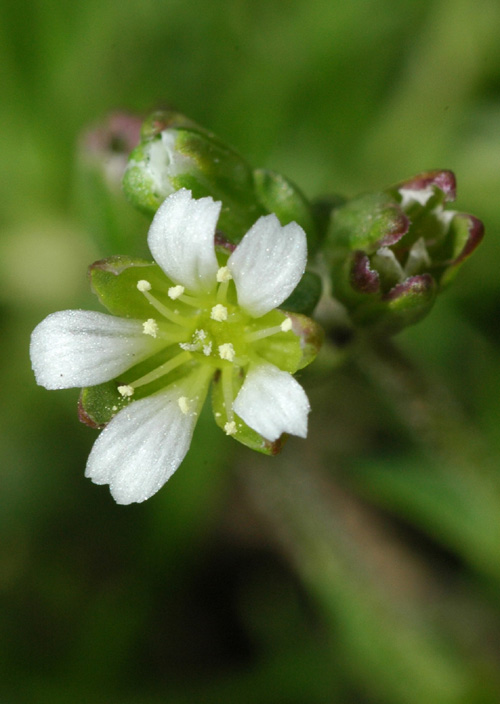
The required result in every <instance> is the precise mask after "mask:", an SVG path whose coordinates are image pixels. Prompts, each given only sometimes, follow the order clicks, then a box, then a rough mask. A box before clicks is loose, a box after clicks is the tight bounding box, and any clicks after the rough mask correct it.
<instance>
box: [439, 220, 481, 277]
mask: <svg viewBox="0 0 500 704" xmlns="http://www.w3.org/2000/svg"><path fill="white" fill-rule="evenodd" d="M483 237H484V225H483V223H482V222H481V220H478V219H477V218H475V217H474V216H473V215H467V214H466V213H457V214H456V215H455V217H454V218H453V219H452V221H451V222H450V227H449V230H448V234H447V237H446V240H445V245H444V246H445V247H446V249H445V251H444V252H443V255H447V254H449V256H448V258H447V259H445V262H446V264H447V265H446V266H445V267H444V271H443V273H442V275H441V278H440V280H439V284H440V286H441V287H442V288H444V287H445V286H447V285H448V284H449V283H451V281H452V280H453V279H454V278H455V275H456V274H457V272H458V270H459V269H460V267H461V266H462V264H463V263H464V262H465V260H466V259H468V258H469V257H470V255H471V254H472V252H474V250H475V249H476V247H477V246H478V245H479V244H480V243H481V240H482V239H483Z"/></svg>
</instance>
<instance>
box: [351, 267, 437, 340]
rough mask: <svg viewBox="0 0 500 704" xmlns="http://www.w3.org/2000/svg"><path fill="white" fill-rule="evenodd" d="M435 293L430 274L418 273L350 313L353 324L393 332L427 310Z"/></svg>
mask: <svg viewBox="0 0 500 704" xmlns="http://www.w3.org/2000/svg"><path fill="white" fill-rule="evenodd" d="M436 295H437V286H436V282H435V281H434V279H433V278H432V276H431V275H430V274H421V275H419V276H412V277H410V278H408V279H406V280H405V281H404V282H403V283H401V284H397V285H396V286H394V288H393V289H392V290H391V291H389V293H387V294H386V295H384V296H381V297H377V298H372V299H371V300H369V301H367V302H366V303H365V305H364V306H360V307H359V308H358V309H356V310H355V311H354V312H353V314H352V320H353V322H354V323H355V324H358V325H361V326H363V327H367V326H369V327H371V328H372V330H377V331H379V332H383V333H384V334H387V335H393V334H395V333H397V332H400V331H401V330H403V328H405V327H407V326H408V325H414V324H415V323H418V322H419V321H420V320H422V319H423V318H425V316H426V315H427V314H428V313H429V312H430V310H431V308H432V306H433V305H434V302H435V300H436Z"/></svg>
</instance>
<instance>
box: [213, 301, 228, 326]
mask: <svg viewBox="0 0 500 704" xmlns="http://www.w3.org/2000/svg"><path fill="white" fill-rule="evenodd" d="M210 317H211V318H212V320H216V321H217V322H218V323H222V322H223V321H225V320H227V308H226V306H223V305H221V304H220V303H217V305H215V306H214V307H213V308H212V311H211V313H210Z"/></svg>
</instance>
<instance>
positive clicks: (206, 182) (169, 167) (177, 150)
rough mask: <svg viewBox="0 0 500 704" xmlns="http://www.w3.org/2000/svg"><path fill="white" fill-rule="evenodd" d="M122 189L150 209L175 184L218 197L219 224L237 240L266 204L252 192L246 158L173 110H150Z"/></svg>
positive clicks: (198, 194) (197, 195)
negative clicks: (219, 203)
mask: <svg viewBox="0 0 500 704" xmlns="http://www.w3.org/2000/svg"><path fill="white" fill-rule="evenodd" d="M123 186H124V189H125V194H126V195H127V197H128V199H129V200H130V201H131V202H132V204H133V205H135V206H136V207H137V208H139V209H140V210H143V211H145V212H146V213H149V214H151V215H153V214H154V213H155V212H156V210H157V209H158V207H159V206H160V205H161V203H162V202H163V201H164V200H165V198H166V197H167V196H169V195H170V194H172V193H174V192H175V191H177V190H179V189H181V188H187V189H189V190H190V191H192V193H193V196H194V197H195V198H200V197H203V196H212V198H214V199H215V200H220V201H222V211H221V216H220V219H219V227H220V229H221V230H222V231H223V232H224V234H225V236H226V237H227V238H228V239H229V240H230V241H231V242H233V243H238V242H239V241H240V240H241V238H242V237H243V235H244V234H245V232H246V231H247V230H248V229H249V228H250V227H251V226H252V225H253V223H254V222H255V221H256V220H257V219H258V218H259V217H260V216H261V215H263V214H264V213H265V212H266V210H265V208H264V207H262V206H261V205H260V203H259V202H258V199H257V197H256V194H255V189H254V179H253V173H252V169H251V168H250V166H249V165H248V164H247V162H246V161H245V160H244V159H243V157H241V156H240V155H239V154H238V153H237V152H236V151H234V150H233V149H231V148H230V147H228V146H227V145H226V144H224V143H223V142H222V141H221V140H219V139H218V138H217V137H216V136H215V135H214V134H212V133H211V132H209V131H207V130H205V129H203V128H202V127H199V126H198V125H196V123H194V122H192V121H191V120H189V119H188V118H186V117H184V116H183V115H180V114H178V113H173V112H158V113H154V114H153V115H152V116H151V117H150V118H149V120H148V121H147V122H146V123H145V125H144V126H143V128H142V131H141V141H140V143H139V145H138V147H137V148H136V149H134V151H133V152H132V154H131V155H130V160H129V164H128V167H127V170H126V172H125V177H124V181H123Z"/></svg>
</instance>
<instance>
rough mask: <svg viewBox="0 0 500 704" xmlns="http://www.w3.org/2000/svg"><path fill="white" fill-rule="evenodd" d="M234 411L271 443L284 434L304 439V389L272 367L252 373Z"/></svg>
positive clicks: (306, 407) (290, 377)
mask: <svg viewBox="0 0 500 704" xmlns="http://www.w3.org/2000/svg"><path fill="white" fill-rule="evenodd" d="M233 409H234V411H235V413H237V414H238V415H239V416H240V418H242V419H243V420H244V421H245V423H246V424H247V425H249V426H250V427H251V428H253V429H254V430H256V431H257V432H258V433H260V435H262V436H263V437H265V438H267V439H268V440H270V441H271V442H273V441H274V440H277V439H278V438H279V437H280V435H281V434H282V433H291V434H292V435H298V436H299V437H301V438H305V437H306V435H307V414H308V413H309V411H310V406H309V401H308V399H307V396H306V393H305V391H304V389H303V388H302V386H301V385H300V384H299V383H298V382H297V381H295V379H294V378H293V376H292V375H291V374H289V373H288V372H282V371H281V370H280V369H278V368H277V367H275V366H274V365H273V364H261V365H258V366H255V367H253V368H251V369H250V371H249V372H248V374H247V376H246V378H245V381H244V383H243V386H242V387H241V389H240V392H239V394H238V396H237V397H236V400H235V402H234V403H233Z"/></svg>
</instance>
